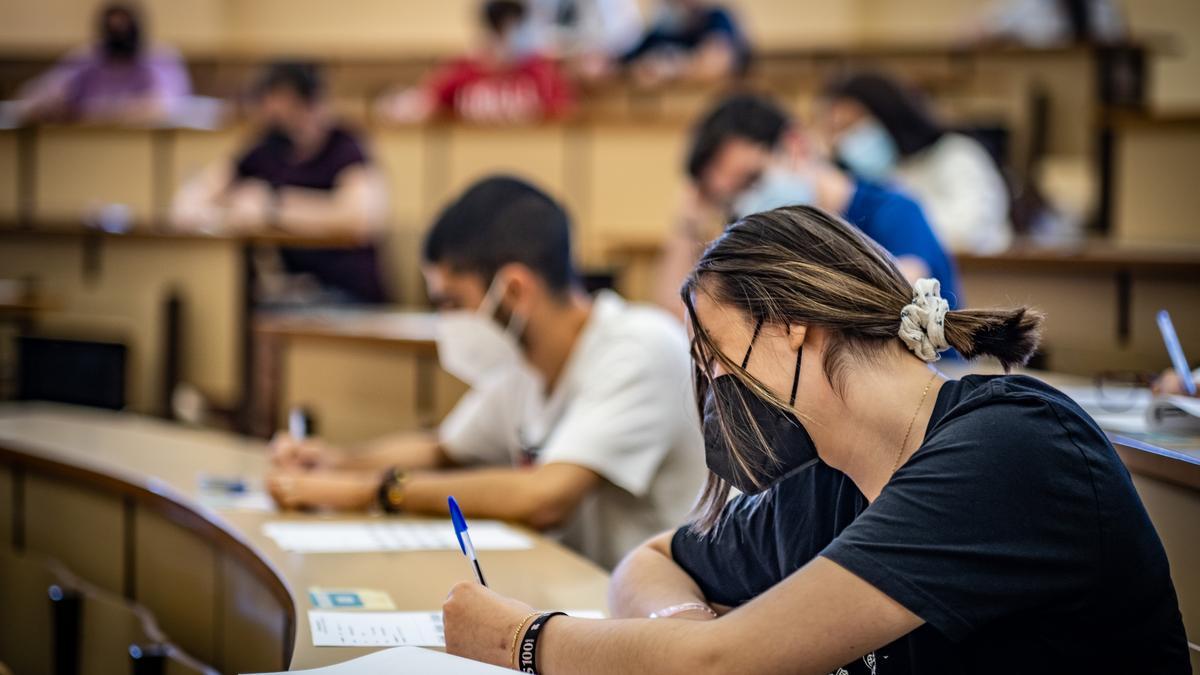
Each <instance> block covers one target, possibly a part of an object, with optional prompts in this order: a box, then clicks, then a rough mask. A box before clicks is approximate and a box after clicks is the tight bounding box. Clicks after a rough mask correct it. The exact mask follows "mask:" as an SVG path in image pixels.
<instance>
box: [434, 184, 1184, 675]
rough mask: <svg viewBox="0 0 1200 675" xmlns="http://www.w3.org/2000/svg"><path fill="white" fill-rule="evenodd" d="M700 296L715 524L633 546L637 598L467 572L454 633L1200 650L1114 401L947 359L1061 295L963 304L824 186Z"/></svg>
mask: <svg viewBox="0 0 1200 675" xmlns="http://www.w3.org/2000/svg"><path fill="white" fill-rule="evenodd" d="M684 299H685V303H686V304H687V307H688V313H689V318H690V322H691V328H692V332H693V337H694V353H693V358H694V359H695V363H696V378H697V380H696V383H697V398H698V401H699V402H701V404H702V407H703V410H704V431H705V439H706V441H705V445H706V447H705V452H706V459H707V462H708V465H709V468H710V470H711V472H712V475H711V476H710V479H709V484H708V487H707V489H706V491H705V494H704V495H703V496H702V499H701V503H700V506H699V510H698V514H697V516H696V518H695V520H694V522H693V523H692V524H691V525H690V526H689V527H686V528H683V529H681V530H679V531H678V532H675V533H673V534H670V533H669V534H666V535H662V536H660V537H658V538H656V539H653V540H651V541H650V542H648V543H647V544H645V545H644V546H643V547H642V548H640V549H638V550H636V551H635V552H633V553H632V554H630V555H629V556H628V557H627V558H626V560H625V561H624V562H623V563H622V565H621V566H620V567H619V568H618V569H617V571H616V573H615V574H614V578H613V588H612V591H611V596H610V597H611V599H612V610H613V614H614V615H615V616H618V617H626V618H621V619H617V620H584V619H575V618H571V617H568V616H561V615H557V616H547V615H545V614H541V613H539V612H534V611H533V610H532V609H531V608H530V607H529V606H527V605H525V604H523V603H521V602H519V601H517V600H512V599H509V598H505V597H503V596H501V595H498V594H497V593H495V592H493V591H491V590H488V589H485V588H483V587H481V586H479V585H477V584H473V583H463V584H460V585H458V586H456V587H455V588H454V589H453V590H452V592H451V594H450V596H449V598H448V599H447V601H446V604H445V607H444V610H445V621H446V640H447V648H448V650H449V651H451V652H453V653H456V654H460V655H465V656H469V657H471V658H475V659H479V660H482V661H488V662H492V663H496V664H502V665H515V666H518V667H520V668H521V669H522V670H524V671H526V672H541V673H546V674H549V675H569V674H573V673H633V672H655V673H674V672H679V673H688V674H689V675H697V674H700V673H710V672H712V673H729V672H748V673H750V672H752V673H814V674H824V673H831V672H838V673H842V672H846V673H875V674H876V675H891V674H893V673H921V674H922V675H927V674H930V673H1013V672H1021V673H1064V672H1087V673H1113V674H1117V673H1135V672H1136V673H1188V672H1189V671H1190V668H1189V665H1188V655H1187V642H1186V639H1185V637H1184V633H1183V626H1182V622H1181V619H1180V614H1179V609H1178V602H1177V600H1176V596H1175V590H1174V588H1173V586H1172V584H1171V580H1170V572H1169V569H1168V564H1167V559H1166V556H1165V554H1164V552H1163V548H1162V544H1161V542H1160V541H1159V539H1158V536H1157V534H1156V533H1155V531H1154V527H1153V526H1152V525H1151V523H1150V520H1149V518H1148V517H1147V515H1146V512H1145V510H1144V508H1143V507H1142V504H1141V501H1140V500H1139V498H1138V496H1137V493H1136V492H1135V491H1134V487H1133V485H1132V483H1131V481H1130V478H1129V474H1128V472H1127V471H1126V470H1125V468H1124V466H1123V465H1122V464H1121V461H1120V460H1119V459H1118V457H1117V455H1116V453H1115V452H1114V450H1113V448H1112V446H1111V445H1110V444H1109V443H1108V441H1107V439H1106V438H1105V436H1104V434H1103V433H1102V432H1101V431H1100V429H1099V428H1098V427H1097V426H1096V424H1095V422H1093V421H1092V420H1091V418H1089V417H1088V416H1087V414H1086V413H1084V412H1083V411H1082V410H1081V409H1080V408H1079V407H1078V406H1076V405H1075V404H1074V403H1073V402H1072V401H1071V400H1070V399H1069V398H1067V397H1066V396H1064V395H1063V394H1061V393H1060V392H1058V391H1056V390H1054V389H1053V388H1051V387H1048V386H1046V385H1044V384H1042V383H1041V382H1038V381H1036V380H1033V379H1030V378H1027V377H1021V376H1011V375H1004V376H990V377H984V376H969V377H966V378H963V379H962V380H958V381H951V380H946V379H945V378H944V377H942V376H941V375H940V374H939V373H938V372H937V371H936V370H935V369H933V368H932V367H931V365H930V364H931V362H933V361H935V360H937V358H938V352H939V351H942V350H945V349H947V348H948V347H953V348H955V349H956V350H957V351H958V352H959V353H961V354H963V355H964V356H966V357H974V356H983V355H987V356H993V357H995V358H997V359H998V360H999V361H1000V362H1001V363H1002V364H1003V365H1004V366H1005V367H1009V366H1012V365H1017V364H1021V363H1023V362H1024V361H1025V359H1026V358H1027V357H1028V356H1029V354H1030V353H1031V352H1032V351H1033V349H1034V348H1035V347H1036V345H1037V339H1038V330H1039V326H1040V323H1041V317H1040V316H1039V315H1038V314H1036V313H1035V312H1033V311H1031V310H1028V309H1025V308H1019V309H1010V310H965V309H963V310H957V311H948V308H947V304H946V302H945V301H944V300H943V299H942V298H941V297H940V296H939V289H938V284H937V282H936V281H934V280H929V279H923V280H920V281H918V282H917V283H916V284H915V286H912V285H909V283H908V282H906V281H905V280H904V277H903V276H901V275H900V273H899V272H898V271H897V270H896V267H895V265H894V263H893V261H892V260H891V259H890V258H889V257H888V256H887V254H886V253H884V252H883V251H882V250H881V249H880V248H879V247H878V246H877V245H875V244H873V243H871V242H870V241H869V240H867V239H866V238H865V237H864V236H862V235H861V234H860V233H859V232H857V231H856V230H855V229H854V228H852V227H850V226H848V225H847V224H846V223H844V222H843V221H841V220H839V219H837V218H835V217H832V216H829V215H827V214H826V213H824V212H822V211H820V210H817V209H814V208H811V207H802V206H800V207H788V208H784V209H777V210H774V211H770V212H766V213H759V214H755V215H751V216H749V217H747V218H745V219H743V220H741V221H739V222H738V223H736V224H734V225H733V226H732V227H730V228H729V230H727V232H726V233H725V234H724V235H723V236H721V237H720V238H719V239H717V240H716V241H715V242H714V243H713V244H712V245H711V246H710V247H709V249H708V250H707V251H706V252H705V254H704V255H703V257H702V258H701V259H700V261H699V263H698V264H697V266H696V268H695V270H694V271H693V273H692V274H691V276H690V277H689V279H688V281H687V282H686V284H685V286H684ZM838 476H845V477H846V479H848V480H849V481H851V483H852V486H851V485H850V484H839V483H838ZM730 486H733V487H737V488H738V489H740V490H741V491H742V492H743V494H742V495H740V496H737V497H735V498H734V499H733V500H731V501H729V502H728V503H726V497H727V495H728V494H729V489H730ZM851 487H853V488H854V489H850V488H851ZM809 488H811V489H809ZM856 500H862V501H861V502H858V503H856ZM859 511H860V512H859ZM793 535H796V536H793ZM822 537H827V538H828V539H827V541H825V542H822V541H821V539H822ZM727 606H728V607H727ZM729 607H733V609H729ZM651 616H656V617H666V618H648V617H651ZM684 619H690V620H684Z"/></svg>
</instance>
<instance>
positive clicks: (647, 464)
mask: <svg viewBox="0 0 1200 675" xmlns="http://www.w3.org/2000/svg"><path fill="white" fill-rule="evenodd" d="M423 258H424V261H423V267H422V272H423V273H424V275H425V282H426V286H427V288H428V289H429V294H430V298H431V300H432V301H433V303H434V305H435V306H436V307H437V308H438V311H439V318H440V321H441V325H440V328H439V335H438V359H439V360H440V362H441V364H442V367H443V368H445V369H446V370H447V371H448V372H450V373H451V374H452V375H454V376H455V377H457V378H459V379H461V380H463V381H464V382H466V383H468V384H469V385H470V386H471V390H470V392H468V393H467V394H466V396H464V397H463V399H462V400H461V401H459V403H458V405H457V406H456V407H455V408H454V410H453V411H452V412H451V413H450V415H449V416H448V417H447V418H446V420H445V421H444V422H443V423H442V425H441V428H440V430H439V434H438V437H437V438H433V437H432V436H429V435H425V434H416V433H406V434H397V435H394V436H388V437H384V438H380V439H378V440H376V441H374V442H371V443H368V444H366V445H365V446H364V447H362V448H361V449H359V450H358V451H352V450H348V449H341V448H332V447H329V446H326V445H324V444H322V443H320V442H319V441H314V440H309V441H305V442H302V443H298V442H297V441H296V440H295V439H293V438H290V437H288V436H286V435H284V436H280V437H278V438H276V439H275V441H274V442H273V449H274V454H275V461H276V463H277V465H278V466H279V467H280V468H279V469H278V470H277V471H276V472H274V473H273V474H272V475H270V476H269V477H268V487H269V489H270V490H271V493H272V494H273V495H274V497H275V499H276V500H277V501H278V502H279V503H280V504H282V505H283V506H285V507H296V506H322V507H332V508H340V509H367V508H370V507H372V506H378V507H379V508H381V509H382V510H384V511H387V512H397V511H404V512H412V513H429V514H445V513H446V512H447V511H446V498H447V496H449V495H454V496H455V497H456V498H457V499H458V500H459V503H460V504H462V506H463V510H464V512H465V513H466V514H467V515H468V516H478V517H483V518H498V519H502V520H508V521H516V522H520V523H523V524H525V525H527V526H529V527H532V528H535V529H539V530H552V531H554V532H556V533H558V534H561V535H562V538H563V541H564V542H565V543H567V544H569V545H571V546H572V547H574V548H575V549H576V550H578V551H580V552H582V553H583V554H585V555H587V556H588V557H590V558H591V559H592V560H595V561H596V562H598V563H600V564H602V565H606V566H611V565H613V564H615V563H616V562H617V560H619V559H620V557H621V555H622V554H624V553H625V552H626V551H628V550H630V549H632V548H633V547H634V546H636V545H637V544H639V543H640V542H641V541H643V540H644V539H645V538H646V537H649V536H650V535H651V534H654V533H655V532H657V531H660V530H662V529H663V528H666V527H672V526H674V525H675V524H677V523H678V522H679V521H680V520H681V519H682V518H683V517H684V516H685V515H686V514H687V512H688V509H689V508H690V506H691V504H692V502H693V501H694V500H695V497H696V495H697V494H698V492H699V489H700V484H701V483H702V482H703V478H704V464H703V462H702V461H701V459H700V458H701V457H702V454H701V450H702V449H703V444H704V441H703V439H702V438H701V435H700V422H699V419H698V413H697V410H696V406H695V404H694V403H692V402H691V401H690V400H689V396H688V392H689V391H690V387H691V377H690V376H691V365H690V361H689V358H688V341H687V336H686V335H685V333H684V329H683V326H681V325H680V324H679V322H677V321H675V320H673V319H672V318H671V317H670V316H669V315H667V314H666V313H665V312H662V311H661V310H659V309H657V308H654V307H646V306H639V305H634V304H630V303H626V302H625V301H624V300H622V299H621V298H620V297H619V296H617V295H616V294H615V293H612V292H602V293H600V294H599V295H597V296H596V297H595V298H594V299H593V298H591V297H589V296H588V295H587V294H586V293H585V292H584V291H583V289H582V286H581V285H580V281H579V277H578V276H577V275H576V273H575V269H574V266H573V264H572V260H571V240H570V219H569V217H568V216H567V214H566V212H565V211H564V210H563V209H562V207H561V206H559V205H558V204H557V203H556V202H555V201H554V200H553V199H551V198H550V197H548V196H547V195H545V194H544V193H542V192H541V191H539V190H538V189H536V188H534V187H533V186H531V185H529V184H527V183H525V182H523V181H520V180H517V179H514V178H507V177H493V178H487V179H484V180H482V181H480V182H479V183H476V184H475V185H474V186H472V187H470V188H469V189H468V190H467V191H466V192H465V193H464V194H463V195H462V196H461V197H460V198H459V199H458V200H457V201H455V202H454V203H453V204H451V205H450V206H449V207H448V208H447V209H446V210H445V211H444V212H443V213H442V214H441V216H439V218H438V220H437V222H436V223H434V225H433V228H432V229H431V230H430V232H429V234H428V235H427V237H426V240H425V247H424V251H423Z"/></svg>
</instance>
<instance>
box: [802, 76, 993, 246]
mask: <svg viewBox="0 0 1200 675" xmlns="http://www.w3.org/2000/svg"><path fill="white" fill-rule="evenodd" d="M826 99H827V104H826V105H825V106H823V115H822V117H823V119H822V126H823V127H824V128H825V131H826V132H827V133H828V134H829V136H830V139H831V141H832V146H833V148H834V155H835V156H836V157H837V159H838V161H840V162H841V163H842V164H843V165H844V166H846V167H847V168H849V169H850V171H851V172H852V173H854V174H855V175H857V176H860V177H862V178H865V179H867V180H871V181H876V182H881V183H894V184H896V185H897V186H898V187H900V188H902V189H903V190H904V191H906V192H908V193H909V194H911V195H912V196H913V197H915V198H916V200H917V201H918V202H919V203H920V204H921V208H922V209H924V211H925V215H926V217H928V219H929V224H930V225H932V226H933V229H934V232H936V233H937V235H938V238H940V239H941V240H942V242H943V243H944V244H945V245H946V246H947V247H949V248H950V249H951V250H954V251H963V252H968V253H979V254H987V253H997V252H999V251H1003V250H1005V249H1007V248H1008V247H1009V245H1010V244H1011V243H1012V226H1011V225H1010V224H1009V220H1008V204H1009V194H1008V187H1007V185H1006V184H1005V182H1004V177H1003V176H1002V175H1001V174H1000V168H999V167H998V166H997V165H996V162H995V160H993V159H992V156H991V155H990V154H988V151H987V150H986V149H984V147H983V146H982V145H981V144H980V143H979V142H978V141H976V140H974V139H973V138H970V137H968V136H965V135H963V134H959V133H954V132H951V131H948V130H947V129H946V128H945V127H944V126H943V125H942V123H941V122H940V121H939V120H938V119H937V118H936V117H935V116H934V115H933V113H932V112H931V111H930V110H929V109H928V108H927V107H926V106H925V104H924V102H923V101H920V100H918V98H917V96H916V94H915V92H913V91H911V90H910V89H909V88H907V87H905V86H903V85H901V84H900V83H899V82H897V81H896V80H894V79H891V78H889V77H887V76H885V75H880V74H875V73H862V74H858V75H853V76H851V77H848V78H846V79H844V80H841V81H839V82H835V83H834V84H833V85H831V86H830V87H829V88H828V90H827V91H826Z"/></svg>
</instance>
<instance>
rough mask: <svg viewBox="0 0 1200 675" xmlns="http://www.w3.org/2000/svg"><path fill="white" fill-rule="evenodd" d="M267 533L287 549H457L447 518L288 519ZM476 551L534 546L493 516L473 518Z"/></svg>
mask: <svg viewBox="0 0 1200 675" xmlns="http://www.w3.org/2000/svg"><path fill="white" fill-rule="evenodd" d="M263 533H264V534H266V535H267V536H268V537H270V538H271V539H274V540H275V543H276V544H278V545H279V547H280V548H282V549H284V550H285V551H293V552H296V553H365V552H371V551H436V550H454V549H457V548H458V539H457V537H455V536H454V526H453V525H452V524H451V523H450V521H449V520H445V521H434V522H408V523H397V522H388V521H386V520H379V521H334V522H289V521H276V522H271V523H266V524H264V525H263ZM471 541H472V542H473V543H474V544H475V550H477V551H516V550H524V549H529V548H533V542H532V541H531V540H530V539H529V537H527V536H525V535H523V534H521V533H520V532H517V531H516V530H514V529H512V528H511V527H509V526H507V525H505V524H504V523H500V522H497V521H494V520H475V521H471Z"/></svg>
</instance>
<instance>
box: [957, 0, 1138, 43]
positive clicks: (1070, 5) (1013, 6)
mask: <svg viewBox="0 0 1200 675" xmlns="http://www.w3.org/2000/svg"><path fill="white" fill-rule="evenodd" d="M1126 33H1127V30H1126V26H1125V17H1124V16H1123V14H1122V13H1121V9H1120V7H1119V6H1118V3H1117V2H1116V0H995V1H994V2H992V3H991V5H990V6H989V7H988V8H986V9H985V11H984V12H983V13H982V14H981V15H980V17H979V19H978V20H977V22H976V25H975V26H973V27H972V28H971V29H970V34H969V37H970V38H971V39H972V40H973V41H976V42H983V43H1000V44H1008V43H1015V44H1020V45H1027V46H1030V47H1054V46H1058V45H1063V44H1071V43H1076V42H1079V43H1108V42H1116V41H1118V40H1120V39H1122V38H1124V37H1125V36H1126Z"/></svg>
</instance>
